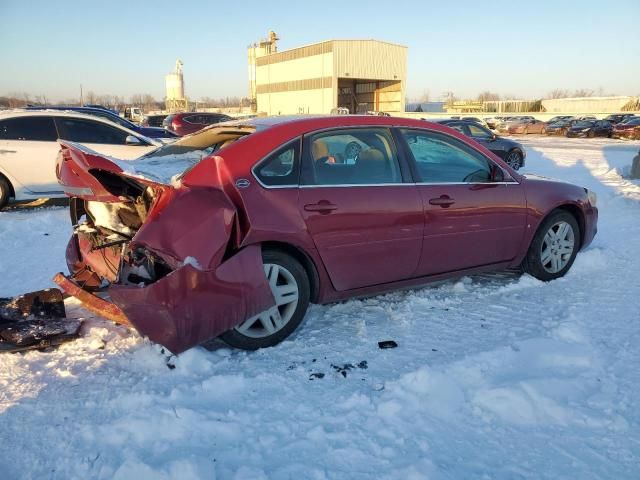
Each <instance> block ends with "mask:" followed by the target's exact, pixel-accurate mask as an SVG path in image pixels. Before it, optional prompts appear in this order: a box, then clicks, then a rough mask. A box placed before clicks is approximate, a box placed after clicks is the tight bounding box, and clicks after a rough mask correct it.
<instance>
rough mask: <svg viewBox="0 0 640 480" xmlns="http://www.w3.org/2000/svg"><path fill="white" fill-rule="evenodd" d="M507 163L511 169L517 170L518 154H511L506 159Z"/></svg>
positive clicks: (518, 165)
mask: <svg viewBox="0 0 640 480" xmlns="http://www.w3.org/2000/svg"><path fill="white" fill-rule="evenodd" d="M507 163H508V164H509V166H510V167H511V168H515V169H517V168H518V167H520V154H519V153H518V152H511V153H510V154H509V156H508V157H507Z"/></svg>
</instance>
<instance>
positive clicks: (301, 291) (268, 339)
mask: <svg viewBox="0 0 640 480" xmlns="http://www.w3.org/2000/svg"><path fill="white" fill-rule="evenodd" d="M262 261H263V263H264V264H265V265H266V264H275V265H278V266H279V267H281V268H284V269H286V271H288V272H289V273H290V274H291V275H292V276H293V278H294V279H295V282H296V284H297V287H298V303H297V305H296V306H295V310H294V313H293V315H292V316H291V318H290V319H289V321H288V322H287V323H286V324H285V325H284V326H283V327H282V328H281V329H280V330H277V331H276V332H275V333H273V334H271V335H266V336H261V337H259V338H256V337H252V336H248V335H245V334H243V333H241V332H240V331H238V327H239V326H238V327H236V328H234V329H232V330H229V331H227V332H225V333H223V334H222V335H220V338H221V339H222V340H223V341H224V342H225V343H226V344H227V345H229V346H230V347H234V348H239V349H242V350H257V349H259V348H266V347H272V346H274V345H277V344H278V343H280V342H281V341H283V340H284V339H285V338H287V337H288V336H289V335H291V334H292V333H293V332H294V331H295V330H296V328H298V326H299V325H300V323H301V322H302V319H303V318H304V316H305V314H306V313H307V308H308V307H309V299H310V295H311V285H310V281H309V277H308V275H307V272H306V270H305V269H304V267H303V266H302V265H301V264H300V262H298V261H297V260H296V259H295V258H293V257H291V256H290V255H288V254H286V253H284V252H281V251H278V250H266V251H263V252H262Z"/></svg>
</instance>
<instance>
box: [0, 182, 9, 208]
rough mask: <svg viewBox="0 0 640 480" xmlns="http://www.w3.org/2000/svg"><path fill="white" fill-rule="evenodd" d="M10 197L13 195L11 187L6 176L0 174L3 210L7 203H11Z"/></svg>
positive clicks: (1, 206) (0, 200)
mask: <svg viewBox="0 0 640 480" xmlns="http://www.w3.org/2000/svg"><path fill="white" fill-rule="evenodd" d="M9 197H11V187H10V186H9V182H8V181H7V179H6V178H4V177H3V176H2V175H0V210H2V209H3V208H4V207H5V206H6V205H7V203H9Z"/></svg>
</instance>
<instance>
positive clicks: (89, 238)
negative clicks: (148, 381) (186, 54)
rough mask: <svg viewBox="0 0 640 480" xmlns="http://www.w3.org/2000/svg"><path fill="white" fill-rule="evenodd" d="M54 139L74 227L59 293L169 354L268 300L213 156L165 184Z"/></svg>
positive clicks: (258, 260)
mask: <svg viewBox="0 0 640 480" xmlns="http://www.w3.org/2000/svg"><path fill="white" fill-rule="evenodd" d="M61 145H62V149H61V152H60V155H59V158H58V165H57V175H58V179H59V182H60V183H61V185H62V186H63V188H64V190H65V192H66V193H67V195H68V196H70V197H71V217H72V223H73V224H74V231H73V235H72V237H71V239H70V240H69V244H68V247H67V264H68V267H69V271H70V275H68V276H63V275H58V276H56V282H57V283H58V285H60V287H61V288H62V289H63V290H64V291H65V292H67V293H69V294H70V295H72V296H75V297H77V298H78V299H80V301H82V302H83V303H84V304H85V305H86V306H87V307H89V308H90V309H92V310H94V311H96V312H97V313H99V314H101V315H103V316H105V317H106V318H109V319H111V320H114V321H116V322H119V323H128V324H130V325H132V326H133V327H135V328H136V329H137V330H138V331H139V332H140V333H141V334H142V335H145V336H147V337H149V338H150V339H151V340H152V341H154V342H157V343H159V344H161V345H163V346H165V347H167V348H168V349H169V350H170V351H172V352H173V353H180V352H182V351H184V350H187V349H189V348H191V347H193V346H195V345H198V344H201V343H203V342H206V341H208V340H210V339H212V338H214V337H217V336H218V335H220V334H221V333H223V332H225V331H227V330H229V329H231V328H233V327H235V326H236V325H238V324H240V323H241V322H242V321H244V320H245V319H247V318H249V317H251V316H254V315H256V314H258V313H260V312H262V311H264V310H267V309H268V308H270V307H272V306H273V305H274V304H275V302H274V299H273V296H272V294H271V291H270V289H269V286H268V283H267V281H266V278H265V275H264V271H263V267H262V257H261V251H260V247H259V246H248V247H245V248H242V249H241V248H239V245H240V243H241V240H242V238H243V236H244V232H243V229H242V228H241V222H240V220H239V215H240V214H239V209H240V208H241V205H237V204H236V203H234V200H233V199H234V198H236V199H237V196H236V195H234V192H233V190H232V189H233V186H232V184H231V182H230V181H229V176H228V172H227V170H226V168H225V166H224V163H223V161H222V159H221V158H220V157H216V156H212V155H209V156H206V157H205V158H204V159H202V160H201V161H200V162H199V163H198V165H197V167H198V169H199V171H196V169H195V168H194V169H193V170H192V171H191V172H189V174H187V175H183V176H182V178H181V179H180V180H179V181H176V180H175V179H174V180H173V182H172V181H170V180H165V181H159V180H158V179H153V180H151V179H149V178H146V177H141V176H139V175H137V174H135V173H131V172H130V171H128V169H127V166H126V165H124V162H119V161H117V160H114V159H109V158H105V157H103V156H101V155H99V154H97V153H95V152H92V151H91V150H88V149H86V148H84V147H82V146H80V145H78V144H74V143H71V142H61ZM236 202H237V200H236ZM244 228H245V229H246V228H247V226H246V225H245V227H244Z"/></svg>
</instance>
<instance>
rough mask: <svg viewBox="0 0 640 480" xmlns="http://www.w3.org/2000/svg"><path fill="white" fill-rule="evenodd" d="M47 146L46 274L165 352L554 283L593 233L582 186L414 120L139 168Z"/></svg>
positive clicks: (165, 150)
mask: <svg viewBox="0 0 640 480" xmlns="http://www.w3.org/2000/svg"><path fill="white" fill-rule="evenodd" d="M61 143H62V149H61V152H60V156H59V160H58V165H57V174H58V178H59V181H60V183H61V184H62V185H63V187H64V190H65V191H66V193H67V195H69V196H70V197H71V217H72V222H73V224H74V233H73V236H72V238H71V240H70V242H69V245H68V249H67V263H68V266H69V270H70V275H68V276H62V275H58V276H57V277H56V281H57V282H58V283H59V284H60V286H61V287H62V289H63V290H65V291H67V292H68V293H71V294H72V295H74V296H77V297H78V298H79V299H80V300H81V301H83V302H84V303H85V305H87V306H88V307H89V308H92V309H94V310H96V311H97V312H99V313H101V314H102V315H104V316H106V317H107V318H111V319H114V320H116V321H120V322H122V323H130V324H131V325H133V326H134V327H135V328H136V329H137V330H138V331H139V332H140V333H141V334H143V335H146V336H148V337H149V338H150V339H151V340H153V341H155V342H157V343H160V344H162V345H164V346H165V347H167V348H168V349H169V350H171V351H172V352H174V353H180V352H182V351H184V350H186V349H188V348H190V347H193V346H195V345H198V344H201V343H203V342H206V341H208V340H210V339H212V338H214V337H220V338H222V339H223V340H224V341H225V342H227V343H228V344H229V345H231V346H233V347H238V348H244V349H257V348H262V347H268V346H272V345H275V344H277V343H278V342H280V341H282V340H283V339H285V338H287V337H288V336H289V335H291V334H292V333H293V332H294V330H295V329H296V328H297V327H298V325H299V324H300V323H301V321H302V319H303V317H304V315H305V312H306V310H307V307H308V305H309V303H328V302H335V301H339V300H343V299H347V298H353V297H359V296H365V295H373V294H377V293H380V292H384V291H388V290H392V289H397V288H408V287H413V286H418V285H422V284H425V283H428V282H431V281H435V280H442V279H446V278H450V277H459V276H462V275H467V274H471V273H476V272H483V271H488V270H498V269H503V268H507V267H518V266H521V267H522V268H523V269H524V270H525V271H526V272H528V273H530V274H531V275H533V276H535V277H537V278H539V279H542V280H552V279H555V278H558V277H560V276H562V275H564V274H565V273H566V272H567V271H568V270H569V268H570V267H571V265H572V263H573V261H574V259H575V257H576V254H577V252H578V251H579V250H580V249H581V248H584V247H585V246H587V245H589V243H590V242H591V240H592V239H593V237H594V235H595V233H596V224H597V208H596V199H595V195H594V194H593V193H591V192H590V191H588V190H587V189H585V188H581V187H578V186H574V185H570V184H567V183H562V182H556V181H552V180H549V179H544V178H540V177H535V176H528V175H527V176H523V175H520V174H518V173H517V172H515V171H514V170H512V169H511V168H510V167H509V166H508V165H507V164H505V163H504V162H503V161H502V160H500V159H499V158H498V157H496V156H495V155H493V154H492V153H491V152H490V151H489V150H487V149H486V148H484V147H483V146H482V145H480V144H478V143H476V142H474V141H473V140H472V139H470V138H467V137H465V136H463V135H462V134H460V133H458V132H456V131H455V130H453V129H450V128H448V127H446V126H444V125H439V124H435V123H428V122H424V121H421V120H411V119H403V118H392V117H377V116H333V117H332V116H327V117H306V118H296V117H274V118H256V119H251V120H248V121H244V122H241V121H238V122H228V123H225V124H219V125H215V126H212V127H209V128H207V129H205V130H202V131H200V132H198V133H196V134H193V135H190V136H187V137H184V138H182V139H181V140H179V141H177V142H175V143H173V144H170V145H166V146H163V147H161V148H159V149H158V150H156V151H153V152H151V153H149V154H147V155H146V156H143V157H141V158H140V159H138V160H135V161H121V160H116V159H112V158H105V157H103V156H101V155H99V154H97V153H95V152H93V151H91V150H88V149H87V148H85V147H83V146H81V145H78V144H73V143H70V142H61Z"/></svg>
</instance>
